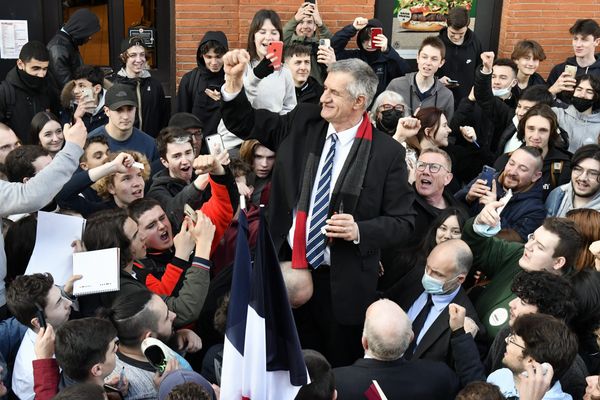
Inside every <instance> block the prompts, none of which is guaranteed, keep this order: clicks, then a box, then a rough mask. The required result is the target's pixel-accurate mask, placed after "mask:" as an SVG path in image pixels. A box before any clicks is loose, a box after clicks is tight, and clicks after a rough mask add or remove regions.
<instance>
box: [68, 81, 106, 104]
mask: <svg viewBox="0 0 600 400" xmlns="http://www.w3.org/2000/svg"><path fill="white" fill-rule="evenodd" d="M84 89H92V95H93V96H94V99H93V100H94V101H96V103H97V102H98V93H100V92H101V91H102V86H101V85H93V84H92V82H90V81H88V80H87V79H76V80H75V85H74V86H73V97H74V98H75V101H76V102H77V103H79V102H80V101H81V99H82V98H83V96H84V92H85V90H84Z"/></svg>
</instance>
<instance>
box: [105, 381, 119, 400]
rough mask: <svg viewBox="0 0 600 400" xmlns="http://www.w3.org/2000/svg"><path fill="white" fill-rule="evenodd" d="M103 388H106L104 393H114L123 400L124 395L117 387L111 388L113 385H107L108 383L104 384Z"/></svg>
mask: <svg viewBox="0 0 600 400" xmlns="http://www.w3.org/2000/svg"><path fill="white" fill-rule="evenodd" d="M103 387H104V391H105V392H106V393H107V394H110V393H114V394H115V395H117V396H118V398H119V399H123V393H121V391H120V390H119V389H117V388H116V387H114V386H111V385H107V384H106V383H105V384H104V386H103ZM109 398H110V397H109Z"/></svg>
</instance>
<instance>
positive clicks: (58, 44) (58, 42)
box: [46, 8, 100, 88]
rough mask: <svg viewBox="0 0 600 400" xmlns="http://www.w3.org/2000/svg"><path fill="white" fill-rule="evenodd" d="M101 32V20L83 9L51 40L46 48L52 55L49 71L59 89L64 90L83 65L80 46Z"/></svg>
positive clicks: (74, 14)
mask: <svg viewBox="0 0 600 400" xmlns="http://www.w3.org/2000/svg"><path fill="white" fill-rule="evenodd" d="M99 30H100V20H99V19H98V17H97V16H96V14H94V13H92V12H91V11H90V10H88V9H87V8H81V9H79V10H77V11H75V12H74V13H73V15H71V18H69V20H68V21H67V23H66V24H65V25H64V27H63V28H62V29H61V30H60V31H58V32H57V33H56V35H54V37H53V38H52V39H50V42H48V45H47V46H46V47H47V48H48V52H49V53H50V65H49V69H50V72H51V73H52V76H53V77H54V79H55V83H56V86H57V87H59V88H62V87H63V86H64V85H65V84H66V83H67V82H69V81H70V80H71V79H72V77H73V74H74V73H75V70H76V69H77V68H79V67H80V66H82V65H83V59H82V58H81V54H79V46H80V45H82V44H84V43H85V42H87V41H88V39H89V37H90V36H92V35H93V34H94V33H96V32H98V31H99Z"/></svg>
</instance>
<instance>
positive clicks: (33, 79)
mask: <svg viewBox="0 0 600 400" xmlns="http://www.w3.org/2000/svg"><path fill="white" fill-rule="evenodd" d="M17 74H18V75H19V78H20V79H21V81H22V82H23V83H24V84H25V85H26V86H27V87H28V88H30V89H32V90H39V89H41V88H42V87H43V86H44V79H45V78H40V77H39V76H35V75H29V74H28V73H27V72H25V71H22V70H20V69H18V68H17Z"/></svg>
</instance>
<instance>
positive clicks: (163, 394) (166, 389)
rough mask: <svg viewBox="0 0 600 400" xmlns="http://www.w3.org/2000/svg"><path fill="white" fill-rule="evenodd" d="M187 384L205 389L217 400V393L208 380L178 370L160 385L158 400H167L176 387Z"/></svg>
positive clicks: (198, 375)
mask: <svg viewBox="0 0 600 400" xmlns="http://www.w3.org/2000/svg"><path fill="white" fill-rule="evenodd" d="M187 382H193V383H195V384H197V385H199V386H201V387H203V388H204V389H205V390H206V391H207V392H208V393H209V394H210V395H211V397H212V398H213V400H216V395H215V391H214V390H213V388H212V386H211V384H210V382H209V381H207V380H206V378H204V377H203V376H202V375H200V374H199V373H197V372H194V371H187V370H183V369H178V370H175V371H172V372H169V373H168V374H167V376H165V378H164V379H163V381H162V382H161V384H160V387H159V388H158V399H159V400H164V399H166V398H167V396H168V395H169V393H170V392H171V390H173V388H174V387H175V386H177V385H181V384H182V383H187Z"/></svg>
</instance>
